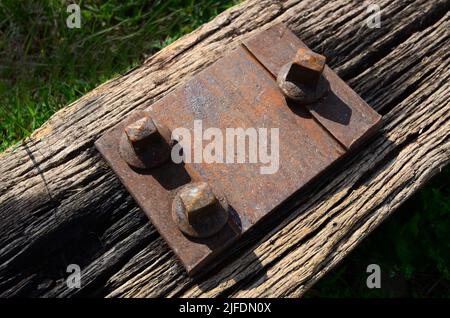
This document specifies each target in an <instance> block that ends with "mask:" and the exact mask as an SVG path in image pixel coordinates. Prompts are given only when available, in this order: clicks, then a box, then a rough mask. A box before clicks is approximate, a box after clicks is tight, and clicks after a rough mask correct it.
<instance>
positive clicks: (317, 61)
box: [277, 48, 329, 104]
mask: <svg viewBox="0 0 450 318" xmlns="http://www.w3.org/2000/svg"><path fill="white" fill-rule="evenodd" d="M325 63H326V58H325V56H323V55H320V54H317V53H314V52H313V51H311V50H309V49H307V48H300V49H298V51H297V53H296V55H295V56H294V58H293V60H292V61H291V62H290V63H287V64H285V65H284V66H283V67H282V68H281V69H280V72H279V73H278V77H277V82H278V86H279V87H280V89H281V91H282V92H283V94H284V95H285V96H286V97H288V98H290V99H293V100H295V101H299V102H301V103H303V104H311V103H314V102H316V101H317V100H319V99H320V98H322V97H323V96H325V94H326V93H327V92H328V90H329V84H328V81H327V80H326V79H325V77H324V76H323V70H324V68H325Z"/></svg>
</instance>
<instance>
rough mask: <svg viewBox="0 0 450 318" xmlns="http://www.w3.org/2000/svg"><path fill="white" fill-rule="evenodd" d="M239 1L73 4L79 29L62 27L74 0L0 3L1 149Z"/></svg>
mask: <svg viewBox="0 0 450 318" xmlns="http://www.w3.org/2000/svg"><path fill="white" fill-rule="evenodd" d="M237 2H238V1H236V0H235V1H230V0H222V1H220V0H199V1H193V0H191V1H182V0H164V1H149V0H125V1H119V0H109V1H77V3H79V4H80V7H81V15H82V17H81V28H80V29H69V28H68V27H67V26H66V19H67V17H68V15H69V14H68V13H67V12H66V8H67V5H68V4H70V3H73V1H57V0H47V1H43V0H39V1H36V0H21V1H17V0H2V1H1V2H0V119H1V130H0V133H1V144H0V151H1V150H4V149H5V148H6V147H8V146H10V145H11V144H14V143H16V142H18V141H20V140H22V139H23V138H25V137H27V136H29V135H30V134H31V132H32V131H33V130H34V129H36V128H37V127H39V126H41V125H42V124H43V123H44V122H45V121H46V120H47V119H48V118H49V117H50V116H51V115H52V114H53V113H54V112H55V111H57V110H58V109H60V108H61V107H63V106H64V105H67V104H68V103H70V102H72V101H74V100H76V99H77V98H79V97H80V96H82V95H83V94H85V93H86V92H88V91H89V90H91V89H93V88H94V87H96V86H97V85H99V84H100V83H103V82H104V81H106V80H108V79H110V78H112V77H114V76H116V75H118V74H122V73H124V72H126V71H127V70H128V69H130V68H132V67H133V66H135V65H138V64H139V63H141V62H142V61H143V60H144V59H145V57H146V56H150V55H152V54H153V53H154V52H156V51H157V50H159V49H161V48H162V47H164V46H166V45H167V44H169V43H171V42H173V41H174V40H176V39H177V38H179V37H180V36H182V35H184V34H186V33H189V32H191V31H192V30H194V29H196V28H197V27H198V26H200V25H202V24H203V23H205V22H207V21H209V20H210V19H211V18H213V17H214V16H215V15H217V14H218V13H219V12H221V11H223V10H225V9H226V8H228V7H230V6H232V5H234V4H235V3H237Z"/></svg>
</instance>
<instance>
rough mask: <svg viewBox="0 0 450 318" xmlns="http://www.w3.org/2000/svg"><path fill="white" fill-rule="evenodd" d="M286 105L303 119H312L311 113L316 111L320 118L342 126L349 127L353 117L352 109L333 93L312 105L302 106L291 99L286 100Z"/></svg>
mask: <svg viewBox="0 0 450 318" xmlns="http://www.w3.org/2000/svg"><path fill="white" fill-rule="evenodd" d="M286 104H287V105H288V107H289V108H290V109H291V111H292V112H293V113H294V114H296V115H297V116H300V117H302V118H312V115H311V113H310V111H312V110H314V111H315V112H316V113H317V114H318V115H319V116H320V117H323V118H325V119H328V120H331V121H334V122H336V123H339V124H341V125H348V124H349V123H350V119H351V117H352V109H351V108H350V107H349V106H347V104H346V103H345V102H344V101H343V100H342V99H341V98H340V97H339V96H337V95H336V94H334V92H332V91H330V92H329V93H328V95H327V96H325V97H324V98H323V99H321V100H320V101H318V102H316V103H314V104H311V105H302V104H301V103H299V102H296V101H294V100H291V99H289V98H286Z"/></svg>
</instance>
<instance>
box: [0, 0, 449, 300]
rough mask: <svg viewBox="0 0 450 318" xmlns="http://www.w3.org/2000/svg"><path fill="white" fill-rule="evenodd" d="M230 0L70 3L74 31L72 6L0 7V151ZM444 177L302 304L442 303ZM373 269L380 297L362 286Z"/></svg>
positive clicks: (445, 280)
mask: <svg viewBox="0 0 450 318" xmlns="http://www.w3.org/2000/svg"><path fill="white" fill-rule="evenodd" d="M237 2H239V1H238V0H235V1H231V0H223V1H218V0H199V1H181V0H179V1H177V0H165V1H149V0H125V1H119V0H109V1H82V2H80V1H77V3H79V4H80V6H81V13H82V21H81V23H82V24H81V29H69V28H67V27H66V22H65V21H66V18H67V16H68V13H66V6H67V5H68V4H69V3H73V1H56V0H48V1H42V0H41V1H35V0H33V1H31V0H23V1H17V0H2V1H1V2H0V123H1V125H0V134H1V144H0V151H1V150H4V149H6V148H7V147H8V146H11V145H13V144H14V143H17V142H20V140H22V139H23V138H25V137H27V136H29V135H30V133H31V132H32V131H33V130H34V129H36V128H37V127H39V126H40V125H42V124H43V123H44V122H45V121H46V120H47V119H48V118H49V117H50V116H51V115H52V114H53V113H54V112H55V111H57V110H58V109H60V108H61V107H63V106H65V105H67V104H68V103H70V102H72V101H74V100H76V99H77V98H79V97H80V96H82V95H83V94H85V93H86V92H88V91H89V90H91V89H93V88H94V87H96V86H97V85H99V84H101V83H103V82H104V81H106V80H108V79H110V78H113V77H115V76H117V75H119V74H123V73H124V72H126V71H127V70H129V69H130V68H132V67H134V66H136V65H138V64H140V63H141V62H142V61H143V60H144V59H145V57H147V56H150V55H151V54H153V53H154V52H156V51H157V50H159V49H161V48H162V47H164V46H166V45H167V44H169V43H171V42H173V41H174V40H176V39H177V38H179V37H180V36H182V35H183V34H186V33H188V32H190V31H192V30H194V29H195V28H197V27H198V26H200V25H201V24H203V23H205V22H207V21H209V20H210V19H212V18H213V17H214V16H215V15H217V14H218V13H219V12H221V11H223V10H224V9H226V8H228V7H230V6H232V5H234V4H235V3H237ZM449 177H450V168H446V169H445V170H444V171H443V172H442V173H441V174H440V175H439V176H438V177H437V178H435V179H434V180H433V181H432V182H431V183H430V184H429V185H428V186H427V187H425V188H424V189H423V190H421V191H420V192H419V193H418V194H416V195H415V196H414V197H413V198H412V199H410V200H408V202H407V203H405V204H404V205H403V206H402V207H401V209H400V210H399V211H397V212H396V213H395V214H394V216H393V217H391V218H390V219H388V220H387V221H386V222H385V223H384V224H382V225H381V226H380V228H378V229H377V230H375V232H374V233H373V234H372V235H370V236H369V237H368V238H367V239H366V240H365V241H364V242H363V243H362V244H361V245H360V246H359V247H357V248H356V250H355V251H354V252H352V254H351V255H350V256H349V257H347V258H346V259H345V260H344V261H343V263H342V264H340V265H339V266H338V267H337V268H336V269H335V270H333V271H332V272H330V273H329V274H328V275H326V277H324V278H323V279H322V280H321V281H320V282H319V283H318V284H317V285H315V286H314V287H313V288H312V289H311V290H310V291H309V292H308V293H307V296H308V297H318V296H320V297H395V296H415V297H440V296H444V297H449V296H450V295H449V290H450V269H449V261H450V259H449V254H450V253H448V251H449V250H450V246H449V243H450V237H449V236H450V224H449V220H450V190H449V188H450V187H449V186H448V184H449V182H448V180H449ZM371 263H377V264H379V265H380V266H381V270H382V274H383V278H382V288H381V289H380V290H369V289H368V288H367V287H366V285H365V281H366V277H367V274H366V272H365V270H366V267H367V265H368V264H371Z"/></svg>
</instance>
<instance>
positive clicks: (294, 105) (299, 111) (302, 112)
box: [286, 98, 312, 119]
mask: <svg viewBox="0 0 450 318" xmlns="http://www.w3.org/2000/svg"><path fill="white" fill-rule="evenodd" d="M286 104H287V105H288V107H289V108H290V110H291V111H292V112H293V113H294V114H295V115H297V116H300V117H302V118H307V119H308V118H312V115H311V113H310V112H309V111H308V109H306V107H305V106H304V105H300V104H299V103H298V102H296V101H293V100H292V99H289V98H286Z"/></svg>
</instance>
